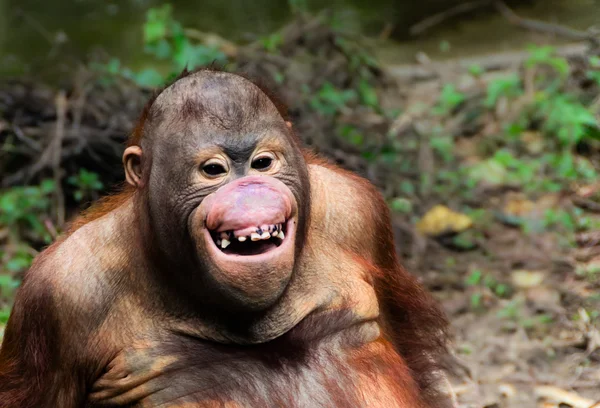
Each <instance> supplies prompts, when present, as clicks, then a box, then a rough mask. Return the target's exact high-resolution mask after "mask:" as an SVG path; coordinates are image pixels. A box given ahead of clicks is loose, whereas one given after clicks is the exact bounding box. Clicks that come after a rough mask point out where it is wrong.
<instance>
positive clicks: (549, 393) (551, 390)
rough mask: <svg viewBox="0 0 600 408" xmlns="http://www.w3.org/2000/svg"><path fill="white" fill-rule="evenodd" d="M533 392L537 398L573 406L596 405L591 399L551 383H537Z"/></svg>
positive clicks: (584, 407)
mask: <svg viewBox="0 0 600 408" xmlns="http://www.w3.org/2000/svg"><path fill="white" fill-rule="evenodd" d="M534 392H535V395H536V397H538V398H544V399H546V400H550V401H552V402H557V403H564V404H568V405H570V406H572V407H573V408H591V407H594V406H596V403H595V401H593V400H590V399H587V398H583V397H581V396H579V395H578V394H576V393H574V392H570V391H566V390H563V389H561V388H558V387H553V386H551V385H539V386H537V387H535V389H534Z"/></svg>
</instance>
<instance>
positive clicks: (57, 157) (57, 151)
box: [51, 91, 67, 227]
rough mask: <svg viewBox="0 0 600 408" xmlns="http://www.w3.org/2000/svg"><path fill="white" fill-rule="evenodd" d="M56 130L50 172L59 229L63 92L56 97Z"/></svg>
mask: <svg viewBox="0 0 600 408" xmlns="http://www.w3.org/2000/svg"><path fill="white" fill-rule="evenodd" d="M55 104H56V128H55V133H54V138H53V139H52V147H51V151H52V172H53V175H54V196H55V198H56V222H57V224H58V226H59V227H62V226H63V225H64V224H65V196H64V194H63V190H62V187H61V178H62V170H61V166H60V163H61V149H62V142H63V139H64V137H65V121H66V116H67V96H66V94H65V91H60V92H59V93H58V95H56V99H55Z"/></svg>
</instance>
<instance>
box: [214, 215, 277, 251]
mask: <svg viewBox="0 0 600 408" xmlns="http://www.w3.org/2000/svg"><path fill="white" fill-rule="evenodd" d="M286 233H287V228H286V223H282V224H270V225H262V226H257V227H249V228H244V229H240V230H236V231H233V230H229V231H218V232H217V231H211V232H210V236H211V237H212V239H213V242H214V243H215V245H216V246H217V248H219V249H220V250H221V252H223V253H225V254H227V255H239V256H250V255H260V254H264V253H267V252H270V251H272V250H274V249H276V248H278V247H279V246H280V245H281V244H282V243H283V242H284V240H285V239H286V237H285V235H286Z"/></svg>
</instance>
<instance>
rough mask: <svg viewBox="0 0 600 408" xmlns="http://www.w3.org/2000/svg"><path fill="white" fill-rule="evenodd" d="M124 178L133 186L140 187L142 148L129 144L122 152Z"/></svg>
mask: <svg viewBox="0 0 600 408" xmlns="http://www.w3.org/2000/svg"><path fill="white" fill-rule="evenodd" d="M123 166H124V167H125V179H126V180H127V182H128V183H129V184H130V185H132V186H133V187H140V184H141V182H142V148H141V147H139V146H129V147H128V148H127V149H125V151H124V152H123Z"/></svg>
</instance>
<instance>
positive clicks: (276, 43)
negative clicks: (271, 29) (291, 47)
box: [260, 33, 283, 54]
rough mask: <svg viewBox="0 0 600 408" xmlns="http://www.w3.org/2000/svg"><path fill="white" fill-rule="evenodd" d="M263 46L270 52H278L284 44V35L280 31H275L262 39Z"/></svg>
mask: <svg viewBox="0 0 600 408" xmlns="http://www.w3.org/2000/svg"><path fill="white" fill-rule="evenodd" d="M260 42H261V44H262V46H263V47H264V48H265V50H267V51H268V52H270V53H273V54H274V53H276V52H277V51H278V50H279V47H280V46H281V44H283V37H282V36H281V34H280V33H273V34H271V35H268V36H266V37H263V38H261V39H260Z"/></svg>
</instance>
